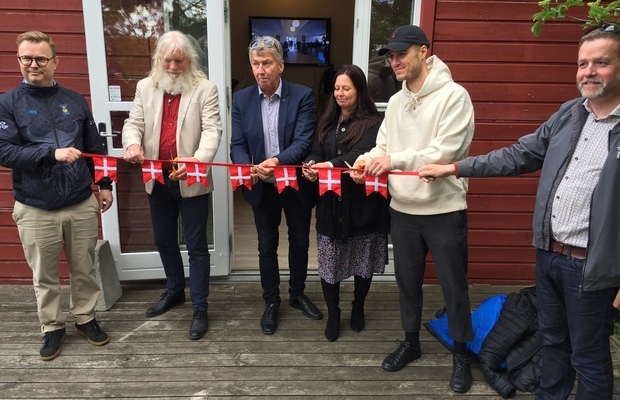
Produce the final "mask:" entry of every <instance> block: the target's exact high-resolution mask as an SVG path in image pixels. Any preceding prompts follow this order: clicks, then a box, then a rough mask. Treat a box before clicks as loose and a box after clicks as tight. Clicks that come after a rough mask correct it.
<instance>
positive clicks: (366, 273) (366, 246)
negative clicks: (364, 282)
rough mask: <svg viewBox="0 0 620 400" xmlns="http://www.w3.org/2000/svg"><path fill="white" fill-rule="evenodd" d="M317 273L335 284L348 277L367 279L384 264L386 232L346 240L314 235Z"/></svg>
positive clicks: (378, 272)
mask: <svg viewBox="0 0 620 400" xmlns="http://www.w3.org/2000/svg"><path fill="white" fill-rule="evenodd" d="M317 244H318V257H317V258H318V260H317V261H318V264H319V276H320V277H321V278H323V279H324V280H325V281H327V282H328V283H332V284H334V283H338V282H340V281H342V280H344V279H347V278H349V277H351V276H354V275H358V276H361V277H362V278H371V277H372V275H373V274H382V273H383V272H384V271H385V265H386V264H387V263H388V252H387V235H386V234H385V233H379V232H376V233H371V234H369V235H364V236H356V237H353V238H349V239H348V240H346V241H342V240H338V239H336V240H333V241H332V240H331V239H330V238H329V237H327V236H324V235H321V234H317Z"/></svg>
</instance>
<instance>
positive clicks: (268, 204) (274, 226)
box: [230, 36, 323, 335]
mask: <svg viewBox="0 0 620 400" xmlns="http://www.w3.org/2000/svg"><path fill="white" fill-rule="evenodd" d="M248 52H249V58H250V64H251V66H252V72H253V74H254V77H255V78H256V82H257V84H256V85H252V86H250V87H248V88H246V89H243V90H241V91H239V92H237V93H235V97H234V99H233V109H232V124H233V127H232V139H231V143H230V158H231V160H232V162H233V163H235V164H252V166H253V167H252V173H251V175H252V183H253V186H252V190H248V189H247V188H245V187H244V188H243V192H244V195H245V199H246V200H247V202H248V203H249V204H250V205H251V206H252V210H253V212H254V222H255V224H256V231H257V233H258V253H259V268H260V275H261V284H262V287H263V299H264V300H265V304H266V308H265V312H264V313H263V317H262V319H261V330H262V332H263V333H264V334H266V335H271V334H273V333H274V332H275V331H276V329H277V327H278V312H279V308H280V274H279V267H278V253H277V251H278V241H279V230H278V227H279V225H280V222H281V219H282V217H281V215H282V210H284V215H285V217H286V224H287V226H288V241H289V255H288V259H289V270H290V280H289V295H290V303H289V304H290V305H291V306H292V307H294V308H297V309H300V310H301V311H302V312H303V314H304V315H305V316H307V317H309V318H312V319H321V318H323V315H322V314H321V312H320V311H319V310H318V308H317V307H316V306H315V305H314V304H312V302H311V301H310V300H309V299H308V297H306V296H305V295H304V289H305V281H306V276H307V270H308V248H309V246H310V239H309V236H310V220H311V214H312V207H313V206H314V202H315V199H316V188H313V187H312V186H310V185H309V182H304V181H303V179H299V181H298V182H299V190H294V189H292V188H290V187H287V188H285V189H284V190H283V191H282V193H278V189H277V187H276V185H275V177H274V168H273V167H275V166H278V165H280V164H282V165H299V164H301V162H302V161H303V160H304V158H305V157H306V155H307V154H308V153H309V151H310V144H311V140H312V135H313V134H314V129H315V112H314V96H313V92H312V90H311V89H310V88H307V87H305V86H301V85H297V84H294V83H290V82H287V81H285V80H284V79H282V78H281V77H282V72H283V71H284V61H283V51H282V46H281V45H280V43H279V42H278V41H277V40H276V39H275V38H272V37H269V36H265V37H262V38H258V39H256V40H254V41H252V43H250V46H249V48H248ZM297 172H298V176H301V175H300V174H299V170H298V171H297Z"/></svg>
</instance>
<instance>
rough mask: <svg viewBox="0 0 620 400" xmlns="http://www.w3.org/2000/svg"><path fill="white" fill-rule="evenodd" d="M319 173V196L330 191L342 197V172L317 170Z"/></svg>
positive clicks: (324, 169)
mask: <svg viewBox="0 0 620 400" xmlns="http://www.w3.org/2000/svg"><path fill="white" fill-rule="evenodd" d="M317 170H318V171H319V196H322V195H324V194H325V192H327V191H328V190H331V191H332V192H334V193H336V194H337V195H338V196H342V171H341V170H339V169H332V168H317Z"/></svg>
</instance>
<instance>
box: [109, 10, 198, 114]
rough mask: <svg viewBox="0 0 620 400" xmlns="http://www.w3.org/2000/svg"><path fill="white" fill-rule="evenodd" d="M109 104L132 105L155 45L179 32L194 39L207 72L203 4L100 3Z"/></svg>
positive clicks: (149, 64) (148, 68)
mask: <svg viewBox="0 0 620 400" xmlns="http://www.w3.org/2000/svg"><path fill="white" fill-rule="evenodd" d="M101 4H102V10H103V23H104V38H105V47H106V64H107V71H108V87H109V99H110V101H112V102H114V101H132V100H133V96H134V93H135V89H136V83H137V82H138V81H139V80H140V79H142V78H144V77H145V76H147V75H148V73H149V71H150V69H151V55H152V54H153V52H154V51H155V42H156V41H157V38H159V37H160V36H161V35H162V34H164V33H165V32H168V31H170V30H179V31H181V32H183V33H185V34H187V35H188V36H189V37H190V38H191V39H194V40H193V41H194V44H195V47H196V50H197V51H198V54H199V57H200V60H201V63H202V65H203V68H204V69H205V71H207V70H208V61H207V19H206V9H205V2H204V1H195V0H150V1H144V0H102V2H101Z"/></svg>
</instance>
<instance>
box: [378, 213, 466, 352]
mask: <svg viewBox="0 0 620 400" xmlns="http://www.w3.org/2000/svg"><path fill="white" fill-rule="evenodd" d="M390 215H391V234H392V243H393V244H394V271H395V274H396V282H397V283H398V289H399V301H400V314H401V322H402V325H403V329H404V330H405V332H419V331H420V327H421V324H422V284H423V282H424V268H425V262H426V255H427V254H428V252H429V251H430V253H431V256H432V258H433V264H434V265H435V272H436V274H437V278H438V280H439V285H440V286H441V290H442V292H443V297H444V300H445V302H446V313H447V314H448V328H449V332H450V336H451V337H452V339H454V340H455V341H457V342H469V341H471V340H472V339H473V331H472V325H471V309H470V305H469V290H468V286H467V277H466V272H467V211H466V210H462V211H455V212H450V213H446V214H437V215H410V214H404V213H401V212H398V211H395V210H393V209H390Z"/></svg>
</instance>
